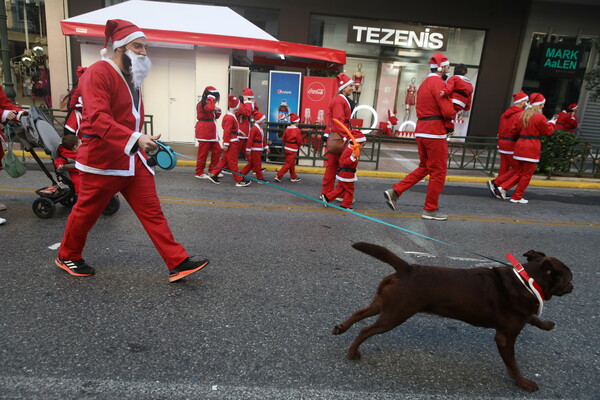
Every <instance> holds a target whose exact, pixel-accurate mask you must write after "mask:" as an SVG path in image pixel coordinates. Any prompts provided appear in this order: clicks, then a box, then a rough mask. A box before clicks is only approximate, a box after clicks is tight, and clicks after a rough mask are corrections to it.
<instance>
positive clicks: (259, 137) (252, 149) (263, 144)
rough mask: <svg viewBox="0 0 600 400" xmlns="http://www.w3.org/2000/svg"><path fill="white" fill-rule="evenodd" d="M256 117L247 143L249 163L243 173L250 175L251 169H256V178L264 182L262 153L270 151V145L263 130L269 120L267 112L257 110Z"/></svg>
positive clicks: (254, 116)
mask: <svg viewBox="0 0 600 400" xmlns="http://www.w3.org/2000/svg"><path fill="white" fill-rule="evenodd" d="M253 118H254V126H253V127H252V129H250V134H249V135H248V141H247V143H246V149H245V150H246V158H247V159H248V164H246V166H245V167H244V169H242V175H248V172H250V170H252V171H254V173H255V174H256V179H258V180H261V181H263V182H264V180H265V178H264V177H263V173H262V160H261V157H262V153H263V151H264V150H267V152H268V151H269V146H267V137H266V135H265V131H264V130H263V128H264V125H265V123H266V121H267V117H266V116H265V114H263V113H261V112H259V111H256V112H255V113H254V115H253Z"/></svg>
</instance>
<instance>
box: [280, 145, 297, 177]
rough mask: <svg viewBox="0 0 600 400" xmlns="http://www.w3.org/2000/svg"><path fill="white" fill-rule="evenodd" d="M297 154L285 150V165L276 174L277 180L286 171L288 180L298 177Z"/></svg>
mask: <svg viewBox="0 0 600 400" xmlns="http://www.w3.org/2000/svg"><path fill="white" fill-rule="evenodd" d="M297 155H298V153H296V152H295V151H288V150H285V163H284V164H283V167H281V169H280V170H279V171H278V172H277V177H278V178H279V179H281V178H283V176H284V175H285V173H286V172H288V170H289V171H290V178H292V179H296V178H297V177H298V175H296V156H297Z"/></svg>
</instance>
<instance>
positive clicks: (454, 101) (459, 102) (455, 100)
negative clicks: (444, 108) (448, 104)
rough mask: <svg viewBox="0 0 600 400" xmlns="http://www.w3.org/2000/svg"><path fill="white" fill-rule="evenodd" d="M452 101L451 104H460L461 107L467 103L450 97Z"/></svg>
mask: <svg viewBox="0 0 600 400" xmlns="http://www.w3.org/2000/svg"><path fill="white" fill-rule="evenodd" d="M452 103H453V104H458V105H459V106H461V107H462V108H465V107H466V106H467V105H466V104H465V103H463V102H462V101H460V100H458V99H452Z"/></svg>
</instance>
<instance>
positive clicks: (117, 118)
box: [76, 59, 154, 176]
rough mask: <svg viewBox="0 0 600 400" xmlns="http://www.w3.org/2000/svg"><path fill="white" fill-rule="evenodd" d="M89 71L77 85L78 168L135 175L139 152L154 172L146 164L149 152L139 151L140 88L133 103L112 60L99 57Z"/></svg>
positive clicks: (141, 112) (124, 82) (140, 121)
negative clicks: (79, 100) (79, 104)
mask: <svg viewBox="0 0 600 400" xmlns="http://www.w3.org/2000/svg"><path fill="white" fill-rule="evenodd" d="M88 72H89V73H85V74H83V75H82V76H81V79H80V81H79V85H78V87H79V88H80V90H81V98H82V102H83V111H82V113H81V135H82V140H81V146H80V147H79V151H78V153H77V163H76V167H77V169H79V170H80V171H85V172H89V173H92V174H99V175H115V176H133V175H135V160H134V157H135V156H136V154H137V156H138V157H140V158H141V159H142V161H143V163H144V165H146V168H148V170H149V171H150V172H151V173H152V174H154V170H153V169H152V168H151V167H149V166H148V165H147V164H146V159H147V158H148V156H147V155H146V153H144V152H142V151H136V149H137V140H138V138H139V137H140V136H141V135H142V133H141V131H142V128H143V125H144V103H143V101H142V94H141V92H140V95H139V99H138V104H136V105H134V104H133V96H132V93H131V91H130V90H129V86H128V85H127V82H126V81H125V77H124V76H123V74H122V73H121V71H120V70H119V67H118V66H117V65H116V64H115V63H114V62H113V61H112V60H109V59H105V60H101V61H98V62H96V63H94V64H93V65H91V66H90V67H89V68H88Z"/></svg>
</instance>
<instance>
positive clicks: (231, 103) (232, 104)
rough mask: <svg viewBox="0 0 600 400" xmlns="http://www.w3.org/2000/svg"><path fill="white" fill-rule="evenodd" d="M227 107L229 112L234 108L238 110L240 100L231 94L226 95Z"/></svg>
mask: <svg viewBox="0 0 600 400" xmlns="http://www.w3.org/2000/svg"><path fill="white" fill-rule="evenodd" d="M227 106H228V107H229V109H230V110H235V109H236V108H238V107H239V106H240V99H238V98H237V97H235V96H234V95H232V94H228V95H227Z"/></svg>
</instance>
